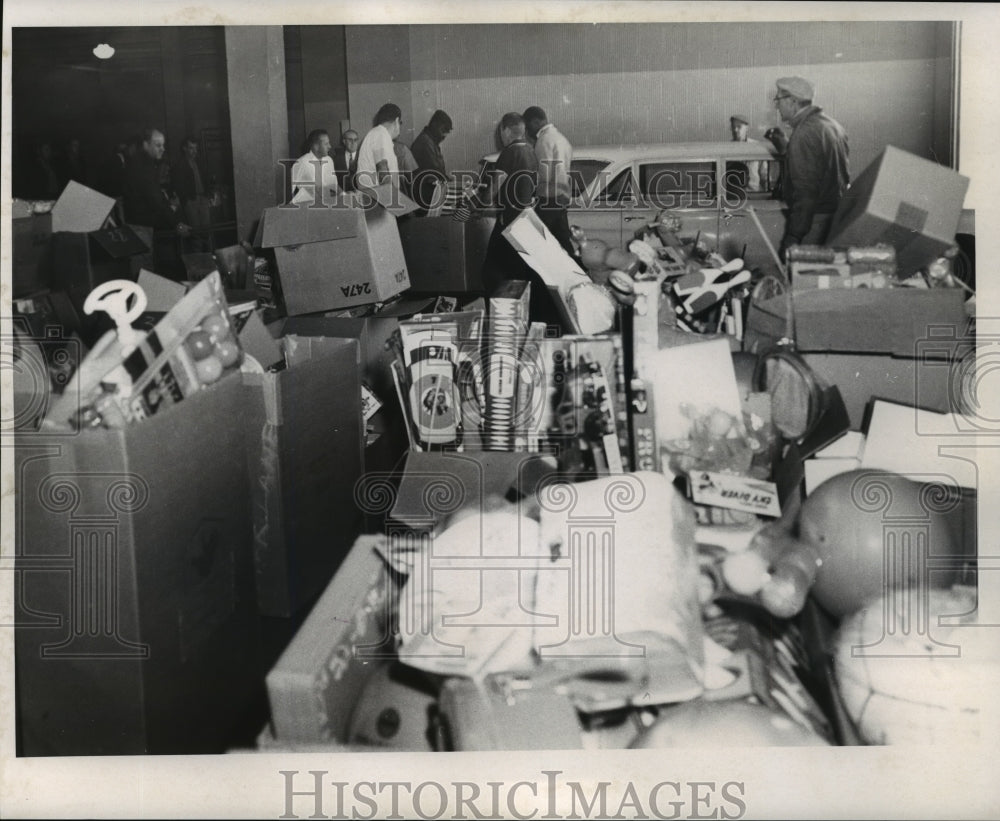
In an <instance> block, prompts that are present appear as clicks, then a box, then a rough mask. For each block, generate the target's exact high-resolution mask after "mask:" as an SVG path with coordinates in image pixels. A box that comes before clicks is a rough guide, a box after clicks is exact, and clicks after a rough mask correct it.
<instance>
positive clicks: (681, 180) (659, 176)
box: [639, 161, 717, 209]
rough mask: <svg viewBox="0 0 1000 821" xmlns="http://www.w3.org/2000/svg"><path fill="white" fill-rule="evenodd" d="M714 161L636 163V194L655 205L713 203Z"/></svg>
mask: <svg viewBox="0 0 1000 821" xmlns="http://www.w3.org/2000/svg"><path fill="white" fill-rule="evenodd" d="M716 192H717V183H716V179H715V163H714V162H711V161H708V162H653V163H644V164H642V165H640V166H639V193H640V194H641V195H642V196H643V198H644V199H646V200H648V201H649V202H650V203H651V204H652V205H654V206H655V207H656V208H667V209H669V208H693V207H703V208H707V207H711V206H713V205H715V199H716Z"/></svg>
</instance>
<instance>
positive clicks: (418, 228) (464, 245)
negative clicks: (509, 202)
mask: <svg viewBox="0 0 1000 821" xmlns="http://www.w3.org/2000/svg"><path fill="white" fill-rule="evenodd" d="M493 223H494V220H493V219H492V218H489V217H477V218H476V219H471V220H468V221H466V222H460V221H458V220H456V219H454V218H453V217H450V216H444V217H414V218H411V219H408V220H403V221H401V222H400V223H399V238H400V241H401V242H402V244H403V253H404V255H405V256H406V269H407V271H409V274H410V289H411V290H412V291H415V292H423V293H434V294H442V293H455V292H465V291H473V292H481V291H482V290H483V281H482V277H481V273H482V268H483V261H484V260H485V259H486V247H487V245H489V241H490V234H491V232H492V231H493Z"/></svg>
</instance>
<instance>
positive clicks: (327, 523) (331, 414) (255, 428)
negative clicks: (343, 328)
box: [233, 336, 364, 617]
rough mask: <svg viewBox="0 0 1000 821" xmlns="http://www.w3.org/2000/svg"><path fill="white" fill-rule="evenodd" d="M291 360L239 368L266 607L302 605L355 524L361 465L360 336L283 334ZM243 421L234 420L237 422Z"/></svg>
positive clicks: (292, 609)
mask: <svg viewBox="0 0 1000 821" xmlns="http://www.w3.org/2000/svg"><path fill="white" fill-rule="evenodd" d="M281 342H282V346H283V347H284V349H285V355H286V359H287V362H288V365H287V367H286V368H284V369H283V370H279V371H276V372H268V373H247V372H244V374H243V381H244V386H245V393H244V405H243V408H242V411H241V413H240V416H239V419H238V420H233V421H238V422H239V423H240V424H241V425H242V427H243V430H244V434H245V439H246V441H245V448H246V454H247V463H248V468H249V476H250V482H251V488H252V498H253V522H254V564H255V568H256V580H257V602H258V606H259V609H260V612H261V613H262V614H264V615H268V616H283V617H287V616H293V615H295V614H297V613H298V614H301V613H302V612H303V610H304V608H306V607H307V606H308V605H310V604H311V603H312V602H313V601H314V599H315V597H316V596H317V595H319V593H320V592H321V591H322V590H323V588H324V586H325V585H326V583H327V582H328V581H329V580H330V578H331V577H332V576H333V574H334V572H335V571H336V569H337V567H338V566H339V565H340V563H341V562H342V561H343V559H344V557H345V555H346V554H347V551H348V550H349V549H350V546H351V543H352V541H353V539H354V534H356V533H358V532H361V530H362V526H363V519H364V516H363V511H362V510H360V509H359V506H358V505H357V503H356V502H355V496H354V488H355V484H356V483H357V481H358V480H359V479H360V477H361V474H362V469H363V456H362V453H363V448H364V426H363V423H362V419H361V377H360V370H359V352H358V350H359V349H358V342H357V341H356V340H353V339H331V338H325V337H295V336H290V337H285V338H284V339H282V340H281ZM238 426H239V425H238Z"/></svg>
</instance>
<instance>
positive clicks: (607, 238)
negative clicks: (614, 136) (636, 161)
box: [568, 159, 635, 248]
mask: <svg viewBox="0 0 1000 821" xmlns="http://www.w3.org/2000/svg"><path fill="white" fill-rule="evenodd" d="M582 162H587V161H585V160H581V161H579V162H578V161H577V160H575V159H574V160H573V172H572V173H573V176H574V199H573V203H572V205H571V206H570V208H569V212H568V217H569V224H570V225H571V226H574V225H575V226H576V227H578V228H579V229H580V230H582V231H583V233H584V234H585V235H586V237H587V239H591V240H593V239H599V240H601V241H602V242H604V243H605V244H607V246H608V247H609V248H620V247H621V245H622V211H623V209H625V208H628V207H630V205H631V204H633V202H634V196H635V195H634V184H633V179H632V166H631V164H627V165H624V166H623V165H621V164H610V163H607V162H603V163H601V166H602V167H601V168H600V169H598V170H596V171H595V172H594V174H593V175H592V176H591V177H590V179H589V180H588V179H586V176H585V173H586V171H587V169H583V168H580V167H579V165H580V163H582Z"/></svg>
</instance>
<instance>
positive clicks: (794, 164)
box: [774, 77, 850, 258]
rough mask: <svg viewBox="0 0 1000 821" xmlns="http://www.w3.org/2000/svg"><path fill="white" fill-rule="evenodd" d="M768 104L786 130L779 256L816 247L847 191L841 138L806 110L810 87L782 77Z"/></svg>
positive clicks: (831, 123) (836, 127)
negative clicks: (783, 213) (790, 250)
mask: <svg viewBox="0 0 1000 821" xmlns="http://www.w3.org/2000/svg"><path fill="white" fill-rule="evenodd" d="M775 86H776V87H777V89H778V93H777V94H776V95H775V97H774V103H775V105H776V106H777V107H778V114H779V115H781V119H782V121H783V122H786V123H788V124H789V125H790V126H791V127H792V134H791V136H790V137H789V138H788V150H787V152H786V154H785V169H784V173H783V174H782V178H783V180H784V196H785V202H786V203H787V204H788V222H787V223H786V224H785V235H784V236H783V237H782V239H781V247H780V254H781V256H782V258H784V255H785V251H786V250H787V249H788V247H789V246H791V245H799V244H803V245H822V244H823V243H824V242H825V241H826V237H827V234H828V233H829V231H830V224H831V222H832V221H833V215H834V213H835V212H836V210H837V206H838V205H839V204H840V198H841V197H842V196H843V194H844V191H845V190H846V189H847V186H848V183H849V182H850V175H849V170H848V161H847V154H848V149H847V132H846V131H844V127H843V126H842V125H841V124H840V123H838V122H837V121H836V120H834V119H833V118H832V117H828V116H827V115H826V114H824V113H823V109H822V108H820V107H819V106H815V105H813V104H812V100H813V85H812V83H810V82H809V81H808V80H804V79H802V78H801V77H782V78H781V79H779V80H778V81H777V82H776V83H775Z"/></svg>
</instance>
